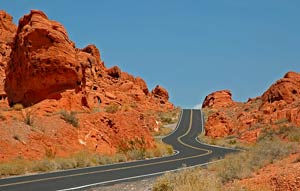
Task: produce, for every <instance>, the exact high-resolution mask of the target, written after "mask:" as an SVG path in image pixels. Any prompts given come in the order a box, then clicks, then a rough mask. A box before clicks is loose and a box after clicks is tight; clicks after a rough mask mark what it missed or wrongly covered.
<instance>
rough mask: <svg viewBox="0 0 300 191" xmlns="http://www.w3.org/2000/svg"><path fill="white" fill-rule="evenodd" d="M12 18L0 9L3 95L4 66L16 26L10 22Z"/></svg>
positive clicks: (0, 84) (1, 85)
mask: <svg viewBox="0 0 300 191" xmlns="http://www.w3.org/2000/svg"><path fill="white" fill-rule="evenodd" d="M12 19H13V18H12V16H10V15H9V14H7V13H6V12H5V11H0V94H3V95H4V94H5V93H4V79H5V68H6V66H7V63H8V62H9V60H10V53H11V46H12V44H13V41H14V36H15V33H16V31H17V26H16V25H15V24H14V23H13V22H12ZM0 96H1V95H0ZM1 97H2V96H1Z"/></svg>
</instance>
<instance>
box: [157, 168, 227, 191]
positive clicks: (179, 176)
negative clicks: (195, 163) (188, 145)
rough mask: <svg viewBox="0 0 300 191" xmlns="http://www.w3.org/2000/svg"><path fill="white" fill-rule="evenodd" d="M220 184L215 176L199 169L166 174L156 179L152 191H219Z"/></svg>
mask: <svg viewBox="0 0 300 191" xmlns="http://www.w3.org/2000/svg"><path fill="white" fill-rule="evenodd" d="M221 186H222V184H221V183H220V181H219V178H218V177H217V176H215V174H211V173H208V171H206V170H202V169H201V168H194V169H188V170H182V171H180V172H177V173H166V174H165V175H164V176H161V177H159V178H158V179H157V181H156V182H155V184H154V186H153V189H152V190H153V191H183V190H184V191H195V190H197V191H207V190H210V191H219V190H221Z"/></svg>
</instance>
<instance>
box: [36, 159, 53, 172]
mask: <svg viewBox="0 0 300 191" xmlns="http://www.w3.org/2000/svg"><path fill="white" fill-rule="evenodd" d="M56 169H57V164H56V162H55V161H54V160H52V159H44V160H41V161H36V162H34V163H32V167H31V171H32V172H49V171H54V170H56Z"/></svg>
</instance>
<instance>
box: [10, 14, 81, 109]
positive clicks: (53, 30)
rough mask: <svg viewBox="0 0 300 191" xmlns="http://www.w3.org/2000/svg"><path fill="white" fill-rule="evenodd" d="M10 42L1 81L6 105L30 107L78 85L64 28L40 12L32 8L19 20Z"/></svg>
mask: <svg viewBox="0 0 300 191" xmlns="http://www.w3.org/2000/svg"><path fill="white" fill-rule="evenodd" d="M14 44H15V46H14V48H13V50H12V55H11V61H10V63H9V67H8V68H7V75H6V81H5V91H6V92H7V95H8V100H9V103H10V105H13V104H15V103H21V104H23V105H24V106H30V105H32V104H35V103H37V102H39V101H41V100H43V99H45V98H47V97H48V96H49V95H51V94H53V93H57V92H60V91H63V90H66V89H74V88H76V87H78V86H80V85H81V81H82V66H81V65H80V64H81V63H80V62H78V60H77V59H76V50H75V46H74V43H73V42H72V41H71V40H69V38H68V36H67V32H66V30H65V29H64V27H63V26H62V25H61V24H59V23H58V22H55V21H51V20H49V19H48V17H47V16H46V15H45V14H44V13H43V12H41V11H36V10H33V11H31V12H30V14H28V15H25V16H24V17H23V18H21V19H20V21H19V26H18V30H17V35H16V38H15V42H14ZM85 67H86V66H85Z"/></svg>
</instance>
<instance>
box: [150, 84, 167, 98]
mask: <svg viewBox="0 0 300 191" xmlns="http://www.w3.org/2000/svg"><path fill="white" fill-rule="evenodd" d="M151 93H152V94H153V95H154V96H155V97H158V98H161V99H163V100H169V93H168V91H167V90H166V89H165V88H163V87H161V86H160V85H157V86H156V87H155V88H154V89H153V90H152V91H151Z"/></svg>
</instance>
